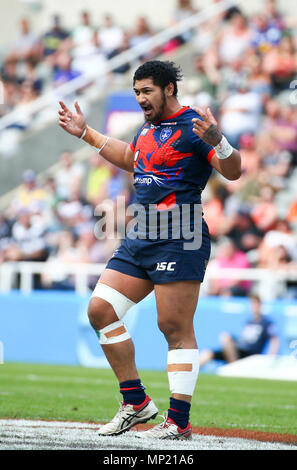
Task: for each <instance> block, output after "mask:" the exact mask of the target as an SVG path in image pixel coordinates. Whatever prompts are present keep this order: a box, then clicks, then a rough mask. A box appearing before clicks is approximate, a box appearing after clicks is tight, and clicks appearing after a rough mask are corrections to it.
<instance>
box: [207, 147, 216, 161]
mask: <svg viewBox="0 0 297 470" xmlns="http://www.w3.org/2000/svg"><path fill="white" fill-rule="evenodd" d="M215 153H216V151H215V149H211V151H210V152H208V155H207V160H208V162H209V163H210V162H211V159H212V157H213V156H214V154H215Z"/></svg>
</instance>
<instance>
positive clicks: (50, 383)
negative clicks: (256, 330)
mask: <svg viewBox="0 0 297 470" xmlns="http://www.w3.org/2000/svg"><path fill="white" fill-rule="evenodd" d="M140 377H141V380H142V382H143V383H144V384H145V385H146V387H147V393H148V394H149V395H150V396H151V397H152V398H153V399H154V401H155V403H156V405H157V406H158V408H159V411H160V413H162V412H163V410H167V408H168V396H169V392H168V382H167V373H166V372H152V371H142V372H141V373H140ZM296 397H297V384H296V383H294V382H281V381H271V380H259V379H235V378H228V377H219V376H215V375H205V374H200V376H199V379H198V385H197V387H196V391H195V395H194V397H193V401H192V407H191V424H192V425H193V426H205V427H219V428H241V429H247V430H258V431H266V432H278V433H287V434H297V425H296V423H297V399H296ZM117 400H118V401H120V400H121V395H120V393H119V387H118V383H117V380H116V378H115V377H114V375H113V373H112V371H111V370H107V369H88V368H83V367H68V366H50V365H39V364H15V363H5V364H2V365H0V418H32V419H47V420H72V421H96V422H105V421H108V420H110V419H111V418H112V417H113V416H114V414H115V412H116V411H117V409H118V403H117Z"/></svg>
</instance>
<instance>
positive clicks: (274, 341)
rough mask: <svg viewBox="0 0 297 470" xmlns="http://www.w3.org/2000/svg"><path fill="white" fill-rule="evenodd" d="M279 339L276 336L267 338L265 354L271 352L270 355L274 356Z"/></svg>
mask: <svg viewBox="0 0 297 470" xmlns="http://www.w3.org/2000/svg"><path fill="white" fill-rule="evenodd" d="M279 346H280V341H279V338H278V337H277V336H271V338H270V340H269V346H268V349H267V354H271V355H272V356H276V355H277V353H278V350H279Z"/></svg>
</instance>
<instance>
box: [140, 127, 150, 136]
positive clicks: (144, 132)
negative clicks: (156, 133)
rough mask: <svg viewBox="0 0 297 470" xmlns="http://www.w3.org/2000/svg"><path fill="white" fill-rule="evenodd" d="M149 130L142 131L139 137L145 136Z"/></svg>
mask: <svg viewBox="0 0 297 470" xmlns="http://www.w3.org/2000/svg"><path fill="white" fill-rule="evenodd" d="M148 131H149V129H147V128H146V129H142V131H141V133H140V135H146V134H147V133H148Z"/></svg>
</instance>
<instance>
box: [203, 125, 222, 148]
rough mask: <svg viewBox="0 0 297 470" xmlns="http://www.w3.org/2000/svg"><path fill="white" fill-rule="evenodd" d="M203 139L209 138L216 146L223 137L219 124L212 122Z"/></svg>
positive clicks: (209, 141)
mask: <svg viewBox="0 0 297 470" xmlns="http://www.w3.org/2000/svg"><path fill="white" fill-rule="evenodd" d="M203 139H205V140H207V141H208V143H210V144H211V145H213V146H216V145H218V144H219V143H220V141H221V139H222V133H221V131H220V129H219V128H218V126H216V125H215V124H211V125H210V126H209V128H208V129H207V130H206V131H205V133H204V136H203Z"/></svg>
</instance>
